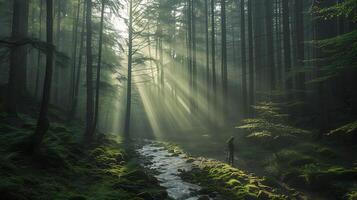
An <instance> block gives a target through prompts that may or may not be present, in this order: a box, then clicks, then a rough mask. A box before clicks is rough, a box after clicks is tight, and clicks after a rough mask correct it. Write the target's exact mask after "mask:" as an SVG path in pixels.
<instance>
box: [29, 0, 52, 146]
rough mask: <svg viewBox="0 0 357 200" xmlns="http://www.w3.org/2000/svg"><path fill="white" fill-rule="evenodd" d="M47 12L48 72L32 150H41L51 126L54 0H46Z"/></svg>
mask: <svg viewBox="0 0 357 200" xmlns="http://www.w3.org/2000/svg"><path fill="white" fill-rule="evenodd" d="M46 12H47V24H46V29H47V30H46V35H47V36H46V37H47V39H46V42H47V49H46V72H45V80H44V86H43V93H42V102H41V109H40V115H39V118H38V121H37V127H36V131H35V137H34V140H33V145H32V151H33V152H36V151H37V150H39V148H40V146H41V143H42V141H43V137H44V135H45V134H46V132H47V130H48V128H49V125H50V124H49V120H48V105H49V102H50V96H51V81H52V69H53V52H54V49H55V47H54V46H53V0H46Z"/></svg>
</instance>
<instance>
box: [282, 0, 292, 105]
mask: <svg viewBox="0 0 357 200" xmlns="http://www.w3.org/2000/svg"><path fill="white" fill-rule="evenodd" d="M282 3H283V40H284V41H283V43H284V67H285V89H286V91H287V93H288V95H287V97H288V100H291V95H292V94H291V92H292V91H291V90H292V86H293V83H292V80H291V78H290V77H289V76H287V75H288V74H289V73H290V71H291V49H290V46H291V44H290V20H289V18H290V14H289V1H283V2H282Z"/></svg>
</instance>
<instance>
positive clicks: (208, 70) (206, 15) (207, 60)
mask: <svg viewBox="0 0 357 200" xmlns="http://www.w3.org/2000/svg"><path fill="white" fill-rule="evenodd" d="M205 29H206V30H205V31H206V32H205V41H206V90H207V91H206V92H207V94H206V95H207V96H206V98H207V105H208V104H209V95H210V93H209V90H210V68H209V37H208V36H209V32H208V31H209V30H208V0H205Z"/></svg>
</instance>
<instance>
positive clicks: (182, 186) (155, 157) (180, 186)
mask: <svg viewBox="0 0 357 200" xmlns="http://www.w3.org/2000/svg"><path fill="white" fill-rule="evenodd" d="M138 153H139V154H140V155H141V156H142V157H143V158H144V159H146V160H147V161H146V162H143V165H144V167H145V168H147V169H150V170H153V171H155V172H156V173H155V174H156V175H155V177H156V178H157V180H158V181H159V182H160V185H161V186H163V187H165V188H166V190H167V193H168V195H169V197H170V198H171V199H174V200H199V199H211V198H209V197H208V196H202V195H200V194H199V191H200V190H201V187H200V186H199V185H196V184H193V183H189V182H186V181H184V180H182V179H181V178H180V175H179V174H180V172H181V171H190V170H191V169H192V167H193V166H192V163H188V162H187V160H186V159H185V158H184V155H174V154H172V153H170V152H169V151H168V150H167V149H165V148H164V147H162V146H160V145H158V144H157V143H155V142H149V143H147V144H145V145H144V146H142V147H141V148H140V149H138Z"/></svg>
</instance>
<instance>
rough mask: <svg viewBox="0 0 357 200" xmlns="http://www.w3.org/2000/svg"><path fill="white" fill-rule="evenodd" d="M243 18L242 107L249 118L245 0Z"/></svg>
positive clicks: (241, 16)
mask: <svg viewBox="0 0 357 200" xmlns="http://www.w3.org/2000/svg"><path fill="white" fill-rule="evenodd" d="M240 9H241V10H240V18H241V23H240V25H241V29H240V30H241V32H240V35H241V56H242V105H243V116H244V117H247V112H248V111H247V109H248V108H247V60H246V58H247V53H246V38H245V0H241V4H240Z"/></svg>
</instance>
